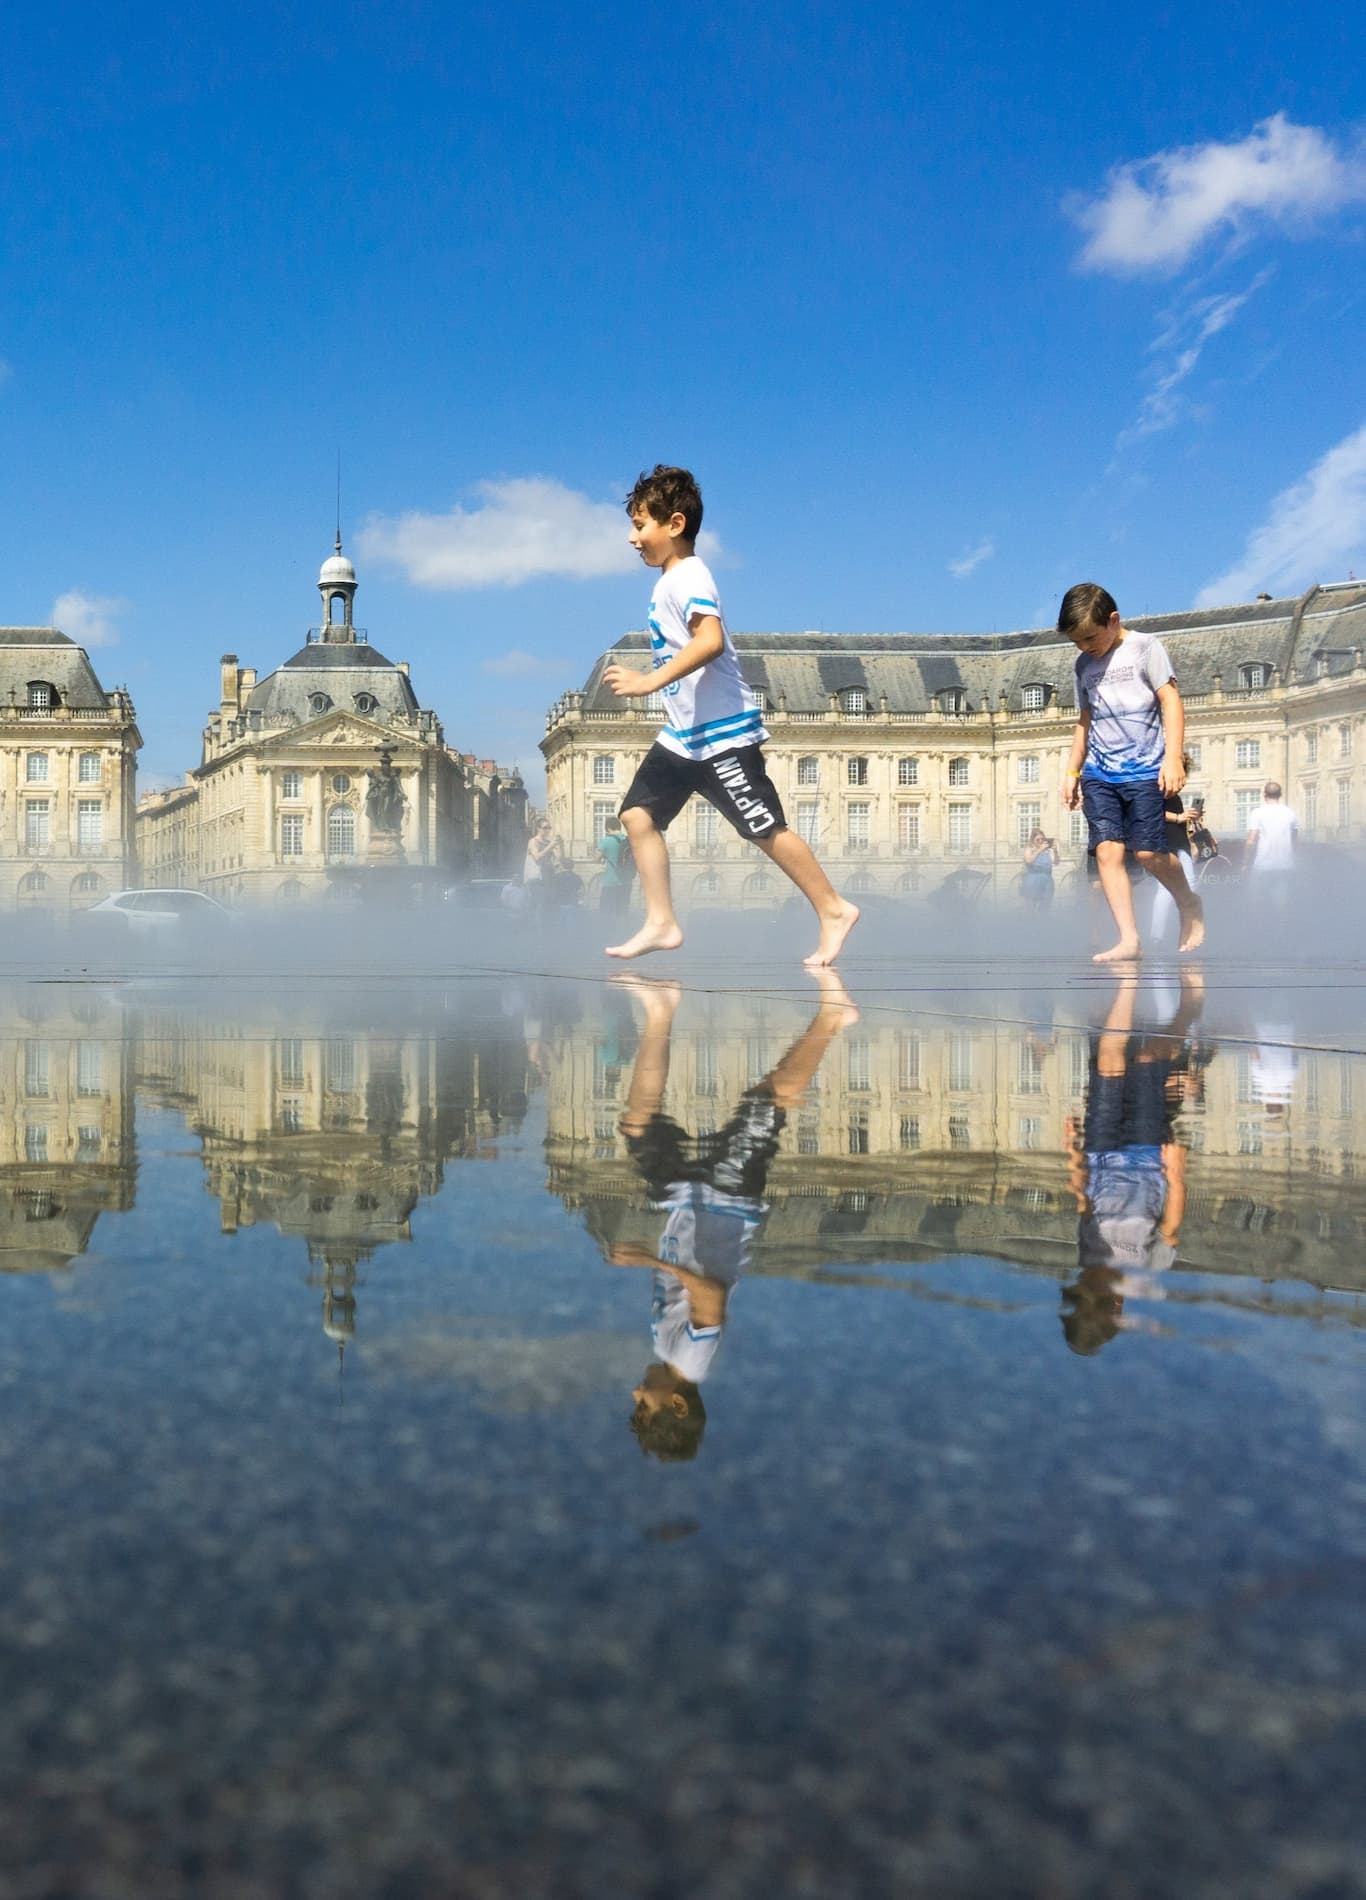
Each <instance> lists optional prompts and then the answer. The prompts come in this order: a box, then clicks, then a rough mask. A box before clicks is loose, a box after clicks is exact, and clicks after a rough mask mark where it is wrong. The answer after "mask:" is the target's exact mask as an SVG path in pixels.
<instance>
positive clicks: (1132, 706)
mask: <svg viewBox="0 0 1366 1900" xmlns="http://www.w3.org/2000/svg"><path fill="white" fill-rule="evenodd" d="M1058 632H1059V633H1062V634H1065V635H1066V636H1067V638H1068V639H1069V640H1070V641H1071V642H1072V643H1073V645H1074V646H1076V647H1077V648H1078V649H1079V651H1078V654H1077V663H1076V676H1077V723H1076V726H1075V728H1074V729H1073V733H1072V751H1071V754H1070V756H1069V758H1068V761H1067V775H1066V777H1065V778H1064V780H1063V794H1062V796H1063V803H1064V804H1065V805H1066V806H1067V808H1068V810H1069V811H1075V810H1076V808H1077V806H1078V805H1079V804H1080V805H1081V807H1082V809H1083V810H1084V811H1085V813H1086V825H1087V830H1088V833H1089V835H1090V850H1091V852H1092V853H1093V855H1094V857H1095V861H1096V870H1097V872H1098V873H1099V876H1100V884H1101V889H1102V890H1103V891H1104V893H1105V901H1106V902H1107V903H1108V904H1109V906H1110V913H1111V915H1112V916H1113V918H1114V920H1115V926H1116V928H1117V929H1118V931H1119V941H1118V943H1116V944H1113V945H1112V946H1111V948H1110V949H1108V950H1102V951H1100V952H1099V953H1098V954H1097V956H1096V958H1095V961H1096V962H1097V963H1117V962H1121V961H1127V960H1129V959H1132V958H1135V957H1140V956H1142V954H1143V946H1142V943H1141V942H1140V940H1139V935H1138V925H1137V922H1136V921H1135V918H1134V898H1133V891H1132V889H1131V887H1130V884H1129V878H1128V873H1127V872H1126V870H1125V868H1124V854H1125V851H1126V850H1129V851H1132V852H1133V854H1134V856H1135V858H1136V859H1137V860H1138V862H1139V863H1140V864H1141V865H1142V866H1143V869H1144V870H1145V871H1146V872H1147V873H1148V875H1149V876H1150V877H1155V878H1156V879H1157V881H1158V883H1159V884H1161V885H1162V886H1163V888H1164V889H1165V890H1166V891H1167V892H1168V893H1169V894H1170V896H1171V899H1172V902H1173V903H1174V904H1175V905H1176V908H1177V912H1178V914H1179V915H1180V918H1181V939H1180V943H1179V946H1178V948H1179V949H1181V950H1183V951H1191V950H1197V949H1198V948H1199V947H1200V945H1201V944H1202V943H1203V942H1204V937H1205V923H1204V910H1203V908H1202V906H1201V903H1200V899H1199V898H1198V897H1197V896H1196V894H1195V892H1194V891H1193V890H1192V889H1191V887H1190V885H1189V884H1188V883H1187V882H1186V879H1185V876H1184V874H1183V872H1182V870H1181V867H1180V865H1179V864H1178V863H1177V861H1176V857H1175V854H1174V853H1173V852H1172V850H1171V849H1170V847H1169V844H1168V840H1167V822H1166V813H1165V811H1164V809H1163V804H1164V800H1165V799H1167V798H1168V797H1170V796H1171V795H1173V794H1174V793H1178V792H1179V791H1180V790H1181V788H1182V786H1183V785H1184V784H1185V782H1186V768H1185V765H1184V764H1183V746H1184V742H1185V733H1186V715H1185V709H1184V708H1183V706H1182V704H1181V695H1180V693H1179V692H1178V691H1177V688H1176V675H1175V674H1174V673H1173V671H1172V663H1171V661H1170V660H1169V659H1168V657H1167V650H1166V648H1165V647H1164V646H1163V644H1162V642H1161V641H1160V640H1159V639H1158V638H1157V637H1156V636H1155V635H1154V634H1151V633H1137V632H1135V631H1133V630H1132V629H1131V628H1129V627H1126V626H1125V625H1124V624H1123V622H1122V621H1121V620H1120V617H1119V609H1118V607H1116V605H1115V603H1114V600H1113V599H1112V597H1111V596H1110V595H1109V594H1107V593H1106V591H1105V589H1104V588H1103V587H1098V586H1097V585H1096V583H1095V582H1094V581H1079V582H1078V583H1077V585H1076V586H1075V587H1069V588H1068V590H1067V592H1066V593H1065V594H1064V595H1063V600H1062V607H1061V609H1060V611H1059V613H1058Z"/></svg>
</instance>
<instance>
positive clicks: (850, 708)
mask: <svg viewBox="0 0 1366 1900" xmlns="http://www.w3.org/2000/svg"><path fill="white" fill-rule="evenodd" d="M840 705H841V707H842V708H843V709H844V711H845V712H847V713H861V712H867V710H868V695H867V693H865V692H864V690H863V688H862V687H861V686H848V687H846V688H845V690H844V691H843V692H842V693H841V694H840Z"/></svg>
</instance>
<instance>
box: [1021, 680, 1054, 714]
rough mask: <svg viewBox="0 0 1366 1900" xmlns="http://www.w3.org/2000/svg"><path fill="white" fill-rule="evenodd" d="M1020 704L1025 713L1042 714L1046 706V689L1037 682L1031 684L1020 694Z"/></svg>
mask: <svg viewBox="0 0 1366 1900" xmlns="http://www.w3.org/2000/svg"><path fill="white" fill-rule="evenodd" d="M1020 704H1021V706H1023V707H1024V710H1025V711H1026V712H1042V711H1043V709H1044V707H1045V706H1047V704H1048V688H1047V687H1046V686H1041V685H1039V684H1038V682H1037V681H1034V682H1031V684H1030V685H1028V686H1026V687H1025V688H1024V689H1023V691H1022V692H1021V694H1020Z"/></svg>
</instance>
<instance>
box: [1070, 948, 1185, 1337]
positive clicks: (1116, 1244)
mask: <svg viewBox="0 0 1366 1900" xmlns="http://www.w3.org/2000/svg"><path fill="white" fill-rule="evenodd" d="M1203 993H1204V992H1203V984H1202V983H1201V981H1200V978H1199V976H1198V974H1197V973H1196V972H1195V971H1192V970H1189V969H1186V970H1183V971H1182V977H1181V1001H1180V1004H1179V1006H1178V1008H1177V1010H1176V1014H1175V1015H1174V1016H1173V1018H1172V1020H1171V1022H1170V1023H1169V1024H1168V1025H1167V1027H1166V1028H1165V1029H1164V1030H1161V1031H1159V1032H1157V1033H1156V1034H1148V1035H1138V1036H1135V1035H1134V1033H1133V1023H1134V1005H1135V1002H1136V1000H1137V997H1138V979H1137V977H1136V976H1133V975H1130V976H1128V977H1127V978H1125V979H1124V980H1123V981H1122V982H1121V984H1120V987H1119V989H1118V991H1117V992H1116V994H1115V998H1114V1001H1113V1003H1112V1004H1111V1005H1110V1012H1109V1015H1108V1016H1107V1017H1106V1021H1105V1027H1104V1028H1103V1029H1102V1030H1101V1032H1100V1034H1099V1036H1098V1037H1097V1038H1096V1039H1095V1042H1094V1044H1093V1047H1092V1051H1091V1074H1090V1080H1089V1082H1088V1085H1087V1091H1086V1117H1085V1121H1084V1124H1083V1126H1082V1129H1081V1130H1080V1131H1078V1129H1077V1125H1076V1122H1075V1121H1074V1120H1071V1119H1069V1121H1068V1124H1067V1134H1068V1143H1069V1148H1070V1150H1071V1166H1070V1171H1069V1181H1070V1185H1071V1187H1072V1191H1073V1193H1074V1194H1075V1195H1076V1197H1077V1211H1078V1213H1079V1214H1080V1216H1081V1219H1080V1222H1079V1224H1078V1229H1077V1263H1078V1266H1079V1268H1080V1271H1079V1273H1078V1275H1077V1278H1076V1280H1075V1281H1074V1282H1073V1284H1072V1285H1071V1286H1068V1287H1064V1289H1063V1295H1062V1301H1063V1315H1062V1329H1063V1336H1064V1338H1065V1339H1066V1341H1067V1344H1068V1345H1069V1346H1070V1347H1071V1349H1072V1351H1073V1352H1075V1353H1081V1354H1090V1353H1094V1352H1099V1351H1100V1349H1101V1347H1102V1346H1105V1345H1108V1344H1109V1342H1110V1340H1112V1339H1113V1338H1114V1336H1115V1334H1116V1333H1117V1332H1119V1331H1120V1330H1121V1328H1122V1327H1123V1325H1124V1323H1125V1322H1124V1320H1123V1312H1124V1299H1125V1296H1126V1295H1127V1294H1130V1293H1140V1294H1146V1295H1147V1296H1148V1297H1150V1298H1151V1297H1153V1296H1154V1287H1153V1283H1152V1280H1151V1278H1150V1276H1151V1275H1152V1274H1153V1273H1155V1272H1158V1273H1160V1272H1163V1271H1165V1269H1166V1268H1168V1267H1170V1266H1171V1264H1172V1262H1173V1261H1174V1260H1175V1258H1176V1244H1177V1240H1178V1238H1179V1236H1180V1232H1181V1222H1182V1219H1183V1218H1184V1215H1185V1207H1186V1151H1185V1149H1184V1148H1183V1147H1182V1146H1181V1144H1180V1142H1178V1141H1177V1139H1176V1137H1175V1134H1174V1133H1173V1129H1172V1118H1173V1116H1174V1115H1175V1114H1176V1112H1177V1110H1178V1109H1179V1108H1180V1106H1181V1103H1182V1100H1183V1097H1184V1089H1185V1077H1186V1072H1187V1069H1188V1066H1189V1060H1190V1058H1189V1052H1188V1050H1187V1047H1186V1038H1187V1036H1188V1035H1189V1033H1190V1030H1191V1025H1192V1023H1193V1022H1194V1020H1195V1017H1196V1016H1197V1014H1198V1013H1199V1009H1200V1004H1201V1000H1202V997H1203Z"/></svg>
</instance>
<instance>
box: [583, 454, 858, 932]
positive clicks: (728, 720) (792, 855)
mask: <svg viewBox="0 0 1366 1900" xmlns="http://www.w3.org/2000/svg"><path fill="white" fill-rule="evenodd" d="M626 508H627V512H628V513H629V514H630V517H631V536H630V540H631V546H632V547H633V548H635V549H636V551H637V552H638V553H639V555H640V558H641V560H642V561H644V563H645V565H646V567H657V568H658V569H659V570H660V579H659V581H658V583H657V584H656V587H655V591H654V594H653V596H652V598H651V600H650V644H651V646H652V647H653V648H654V671H653V672H648V673H647V672H642V671H639V670H638V669H636V668H634V667H629V666H621V665H612V666H609V667H607V668H606V669H605V670H604V672H603V676H602V677H603V680H604V682H605V683H606V684H607V685H608V686H610V687H611V689H612V691H613V692H614V693H615V694H616V695H617V697H618V698H621V699H639V698H642V697H644V696H645V695H647V694H650V693H655V692H662V693H663V697H664V703H665V707H666V709H667V710H666V722H665V724H664V725H663V726H662V727H661V728H660V733H659V737H658V738H657V739H656V740H655V742H654V744H653V745H652V746H651V747H650V750H649V751H648V752H647V753H646V754H645V757H644V758H643V759H642V760H641V763H640V767H639V769H638V771H637V772H636V775H635V777H634V779H633V780H632V781H631V784H630V787H629V789H628V790H627V793H626V796H625V798H624V799H623V800H622V805H621V816H622V822H623V823H624V824H625V826H626V833H627V836H628V837H629V838H630V841H631V849H632V851H633V852H634V853H635V864H636V875H637V876H638V877H639V879H640V893H641V896H642V898H643V899H644V902H645V921H644V923H643V924H642V925H641V927H640V929H639V930H638V931H636V933H635V935H634V936H632V937H628V938H627V940H626V942H625V943H618V944H614V945H612V947H611V948H610V949H609V950H608V952H607V954H608V956H609V957H641V956H644V955H645V954H646V953H647V952H648V951H651V950H676V949H677V948H678V946H679V944H681V943H682V941H683V932H682V929H681V928H680V926H679V922H678V919H677V917H675V915H674V908H673V897H672V894H671V892H670V889H669V852H668V847H667V845H666V844H665V842H664V833H665V832H666V831H667V830H668V828H669V825H670V824H671V823H672V821H673V820H674V819H675V818H676V817H677V816H678V814H679V812H681V811H682V809H683V807H684V806H685V805H686V804H687V802H688V800H689V799H690V798H691V797H692V795H693V793H694V792H698V793H700V794H701V796H702V797H703V798H705V799H706V800H707V801H708V803H709V804H712V805H715V807H716V809H717V810H718V811H719V812H720V813H721V814H722V815H723V816H724V817H725V818H726V819H727V821H728V822H729V823H730V824H732V825H733V826H734V827H735V829H736V830H737V831H738V832H739V834H740V836H741V837H742V838H748V839H749V840H750V842H751V843H752V844H756V845H757V846H758V847H759V849H760V850H761V851H762V852H763V853H764V855H765V856H766V857H769V858H771V859H772V860H773V862H774V863H775V864H776V865H777V867H778V869H779V870H780V871H782V872H783V873H784V874H785V875H786V876H787V877H790V878H791V880H792V882H793V883H794V884H795V885H796V886H797V889H798V890H799V891H800V892H801V893H802V896H803V897H805V898H806V900H807V902H808V903H809V904H810V906H811V908H812V909H813V910H814V911H815V913H816V917H817V920H818V921H819V924H820V935H819V938H818V939H817V943H816V948H815V949H814V950H813V951H812V952H811V954H810V956H809V957H807V958H806V962H807V963H808V964H809V965H816V964H826V963H833V962H834V961H835V958H836V957H837V956H838V955H839V953H840V951H841V949H842V948H843V946H844V940H845V938H846V937H847V936H848V935H849V932H850V931H851V930H852V929H853V927H854V925H855V924H856V923H857V922H858V915H859V913H858V906H857V905H856V904H851V903H849V901H848V900H847V899H846V898H843V897H841V896H840V895H839V893H838V892H837V891H836V890H835V888H834V887H833V885H832V884H831V882H830V880H829V878H828V877H827V876H826V875H825V872H824V871H823V870H822V869H821V867H820V865H819V864H818V863H817V862H816V859H815V857H814V855H813V854H812V850H811V847H810V845H808V844H807V843H806V842H805V840H804V839H802V838H799V837H798V836H797V834H796V832H795V831H790V830H789V829H788V824H787V819H786V818H785V817H784V815H783V808H782V804H781V802H780V800H779V798H778V794H777V792H776V790H775V789H774V787H773V784H772V782H771V781H770V779H769V776H768V773H767V771H766V769H765V766H764V755H763V749H762V748H763V744H764V741H765V740H766V739H767V737H768V734H767V732H766V731H765V730H764V721H763V715H762V712H761V711H760V707H759V701H758V698H757V696H756V695H755V694H754V693H753V692H752V691H751V690H750V688H749V687H748V686H747V685H746V684H745V681H744V677H743V675H742V674H741V672H740V663H739V661H738V660H737V659H736V657H735V649H734V647H733V646H732V645H731V638H730V635H729V634H728V633H727V631H726V625H725V621H724V620H723V619H722V617H721V600H720V596H719V595H718V593H717V591H716V582H715V581H714V580H713V579H712V577H711V573H710V571H709V570H708V568H707V566H706V564H705V563H704V562H703V561H701V560H700V559H699V558H698V556H697V554H696V553H695V552H694V544H695V543H696V540H697V536H698V533H699V531H700V529H701V527H702V493H701V490H700V489H699V488H698V486H697V483H696V482H695V481H694V480H693V477H692V475H691V474H690V473H689V471H688V470H687V469H686V468H666V467H665V466H664V465H663V464H662V463H660V464H658V465H657V466H656V467H655V468H654V469H653V470H652V471H651V473H650V474H648V475H642V476H641V478H640V480H639V481H638V482H637V483H636V485H635V487H634V488H633V489H632V490H631V493H630V494H629V496H628V497H627V500H626Z"/></svg>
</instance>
